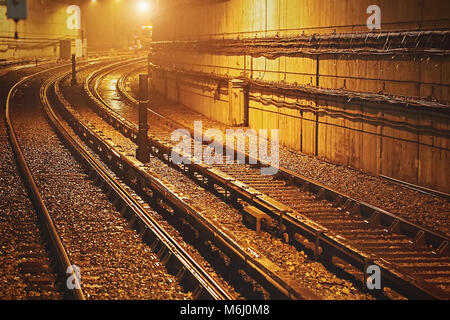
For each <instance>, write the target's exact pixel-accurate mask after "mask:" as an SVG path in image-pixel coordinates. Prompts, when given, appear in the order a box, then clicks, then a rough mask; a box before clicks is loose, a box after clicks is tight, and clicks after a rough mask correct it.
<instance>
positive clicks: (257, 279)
mask: <svg viewBox="0 0 450 320" xmlns="http://www.w3.org/2000/svg"><path fill="white" fill-rule="evenodd" d="M105 68H106V69H111V70H115V69H116V68H117V64H113V65H111V66H109V67H108V66H107V67H105ZM56 92H57V96H58V97H59V100H60V101H61V104H62V105H63V106H64V108H63V111H62V112H63V113H64V115H65V119H66V120H67V121H68V122H69V123H71V126H72V128H73V129H74V131H75V132H76V133H77V134H78V135H79V136H80V137H84V140H85V142H86V143H87V144H88V145H89V146H90V147H91V148H92V149H93V150H96V151H98V153H99V155H100V157H101V158H102V160H103V161H105V163H106V164H107V165H108V166H109V167H110V168H112V169H113V170H114V171H115V173H116V175H117V176H119V177H120V179H122V180H123V181H125V182H126V183H127V184H128V185H131V186H133V189H134V190H137V191H136V192H140V194H141V195H142V197H143V198H146V199H148V200H147V201H148V203H151V204H152V205H156V206H159V207H160V209H166V217H167V219H168V220H171V222H173V223H174V224H175V225H178V226H179V227H180V228H182V230H183V232H182V233H183V234H192V238H193V242H195V243H196V245H197V246H199V247H200V249H199V250H200V251H203V252H206V255H208V257H210V259H212V260H221V261H222V262H220V261H219V263H221V264H222V265H223V264H225V265H226V272H228V273H229V274H231V275H232V277H231V278H233V279H232V280H234V281H236V280H237V279H239V278H241V279H242V280H239V281H240V282H241V287H243V288H245V287H248V289H244V290H241V292H242V291H243V297H245V298H253V299H255V298H269V297H270V298H272V299H277V298H294V299H318V296H316V295H315V294H313V293H312V292H311V291H310V290H309V289H307V288H304V287H302V286H300V285H298V284H296V283H293V282H292V281H290V280H289V279H287V278H286V276H285V275H283V274H282V272H281V270H280V268H279V267H277V266H276V265H274V264H273V263H272V262H271V261H269V260H268V259H267V258H265V257H262V256H260V255H258V254H256V253H255V252H254V251H252V250H250V248H249V247H242V246H241V245H240V244H238V243H237V241H236V240H234V239H233V238H231V237H230V236H229V235H227V234H226V233H225V232H223V231H222V230H220V229H218V228H217V227H215V226H214V225H213V224H212V223H211V222H209V221H208V220H207V219H205V218H204V217H203V216H202V214H201V213H200V212H199V211H198V210H197V209H196V208H195V207H193V206H192V205H190V204H189V203H188V202H186V201H185V200H184V199H183V197H181V196H179V195H177V194H176V193H174V192H172V191H171V188H170V186H169V187H168V186H166V185H165V184H164V183H161V181H159V180H158V179H157V178H156V177H155V176H152V175H151V174H149V173H148V172H146V171H145V170H143V169H142V166H141V165H140V163H139V162H138V161H136V160H135V159H130V158H129V157H126V156H125V155H124V151H123V150H121V149H122V147H120V146H114V143H113V142H112V141H108V139H106V138H105V137H104V136H103V135H102V133H101V132H96V130H94V129H93V126H91V125H89V124H88V125H83V124H81V123H80V121H79V120H78V119H75V117H74V114H76V113H77V112H76V110H75V109H76V108H75V107H72V106H71V104H70V103H69V102H68V101H67V100H66V99H65V98H64V96H63V95H62V94H61V92H60V85H59V84H57V85H56ZM68 110H69V112H67V111H68ZM114 147H116V148H114ZM114 149H116V151H112V152H110V153H109V154H108V152H105V150H114ZM133 158H134V157H133ZM175 220H176V221H175ZM138 228H140V227H138ZM205 249H206V250H205ZM216 257H217V258H216ZM242 282H244V284H242ZM245 283H247V284H245ZM258 292H260V293H258Z"/></svg>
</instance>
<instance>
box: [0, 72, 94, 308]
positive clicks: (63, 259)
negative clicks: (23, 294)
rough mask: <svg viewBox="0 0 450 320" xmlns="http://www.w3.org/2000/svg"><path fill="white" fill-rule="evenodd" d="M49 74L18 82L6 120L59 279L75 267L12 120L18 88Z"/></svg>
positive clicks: (80, 295)
mask: <svg viewBox="0 0 450 320" xmlns="http://www.w3.org/2000/svg"><path fill="white" fill-rule="evenodd" d="M59 68H61V67H55V68H51V69H50V70H57V69H59ZM45 72H48V70H44V71H40V72H37V73H35V74H33V75H30V76H26V77H24V78H23V79H22V80H20V81H19V82H17V83H16V84H15V85H14V86H13V87H12V88H11V90H10V91H9V93H8V97H7V100H6V113H5V120H6V124H7V129H8V133H9V138H10V142H11V145H12V148H13V150H14V153H15V156H16V161H17V165H18V167H19V171H20V173H21V175H22V178H23V180H24V182H25V184H26V186H27V189H28V191H29V194H30V198H31V201H32V203H33V205H34V207H35V210H36V212H37V214H38V221H39V222H40V223H39V227H40V230H41V232H42V233H43V234H44V235H45V238H46V239H47V243H48V247H49V248H48V250H49V251H50V252H51V253H52V254H53V259H54V261H55V264H56V269H57V274H58V275H59V277H61V276H62V275H66V270H70V268H71V266H72V265H73V264H72V263H71V261H70V260H69V257H68V254H67V251H66V249H65V248H64V245H63V244H62V241H61V238H60V236H59V234H58V232H57V230H56V227H55V224H54V223H53V220H52V218H51V216H50V214H49V212H48V210H47V207H46V205H45V203H44V200H43V199H42V197H41V194H40V192H39V189H38V187H37V185H36V182H35V180H34V178H33V175H32V173H31V170H30V168H29V166H28V164H27V162H26V160H25V156H24V154H23V151H22V148H21V146H20V144H19V141H18V139H17V134H16V130H15V129H14V126H13V123H12V120H11V113H12V112H13V111H12V103H11V100H12V97H13V96H14V94H15V93H16V92H17V90H18V88H19V87H20V86H21V85H23V84H24V83H25V82H26V81H28V80H30V79H32V78H33V77H36V76H37V75H40V74H42V73H45ZM71 275H74V270H73V269H72V271H71ZM74 285H75V288H74V290H73V291H72V293H73V297H74V298H75V299H80V300H84V299H85V297H84V294H83V292H82V291H81V290H80V289H79V288H78V287H79V282H78V278H77V277H74Z"/></svg>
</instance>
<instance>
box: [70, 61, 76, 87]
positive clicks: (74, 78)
mask: <svg viewBox="0 0 450 320" xmlns="http://www.w3.org/2000/svg"><path fill="white" fill-rule="evenodd" d="M75 67H76V65H75V55H74V54H73V55H72V81H71V82H70V84H71V85H72V86H76V85H77V71H76V69H75Z"/></svg>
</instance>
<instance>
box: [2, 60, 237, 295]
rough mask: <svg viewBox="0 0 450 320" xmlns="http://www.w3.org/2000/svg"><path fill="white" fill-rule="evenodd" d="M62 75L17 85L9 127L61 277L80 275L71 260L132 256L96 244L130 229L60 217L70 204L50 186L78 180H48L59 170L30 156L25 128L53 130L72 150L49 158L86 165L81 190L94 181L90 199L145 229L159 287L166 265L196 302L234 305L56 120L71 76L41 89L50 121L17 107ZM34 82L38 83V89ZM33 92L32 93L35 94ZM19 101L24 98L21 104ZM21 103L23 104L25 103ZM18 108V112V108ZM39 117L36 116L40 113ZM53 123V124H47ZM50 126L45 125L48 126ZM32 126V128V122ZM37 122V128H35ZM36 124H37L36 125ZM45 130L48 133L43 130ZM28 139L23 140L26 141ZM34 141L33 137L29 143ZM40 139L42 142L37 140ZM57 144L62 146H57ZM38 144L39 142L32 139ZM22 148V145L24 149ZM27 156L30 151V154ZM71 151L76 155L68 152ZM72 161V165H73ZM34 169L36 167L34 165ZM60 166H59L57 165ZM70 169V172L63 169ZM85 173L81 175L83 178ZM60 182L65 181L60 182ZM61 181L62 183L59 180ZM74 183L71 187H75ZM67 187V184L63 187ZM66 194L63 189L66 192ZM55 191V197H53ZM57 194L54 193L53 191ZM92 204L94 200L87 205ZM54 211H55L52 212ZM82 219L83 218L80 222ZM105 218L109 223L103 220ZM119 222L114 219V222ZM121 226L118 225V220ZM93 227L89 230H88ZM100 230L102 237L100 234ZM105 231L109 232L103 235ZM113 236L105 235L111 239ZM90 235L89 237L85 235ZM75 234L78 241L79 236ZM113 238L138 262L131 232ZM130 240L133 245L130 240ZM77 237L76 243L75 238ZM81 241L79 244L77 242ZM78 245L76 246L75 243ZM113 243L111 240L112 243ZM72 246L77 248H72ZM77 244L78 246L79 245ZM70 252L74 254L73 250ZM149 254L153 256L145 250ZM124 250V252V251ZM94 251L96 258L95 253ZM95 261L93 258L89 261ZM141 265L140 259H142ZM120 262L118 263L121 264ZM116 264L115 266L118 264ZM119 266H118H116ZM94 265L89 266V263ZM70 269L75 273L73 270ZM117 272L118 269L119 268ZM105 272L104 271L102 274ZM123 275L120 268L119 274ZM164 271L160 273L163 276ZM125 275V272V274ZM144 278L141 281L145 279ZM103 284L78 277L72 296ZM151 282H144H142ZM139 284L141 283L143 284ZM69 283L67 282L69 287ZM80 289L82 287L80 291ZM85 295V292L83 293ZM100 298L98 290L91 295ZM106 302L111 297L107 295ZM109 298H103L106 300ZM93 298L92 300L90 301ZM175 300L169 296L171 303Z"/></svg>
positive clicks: (10, 99)
mask: <svg viewBox="0 0 450 320" xmlns="http://www.w3.org/2000/svg"><path fill="white" fill-rule="evenodd" d="M58 68H59V69H61V68H62V67H61V66H59V67H57V68H53V69H49V70H45V71H42V72H39V73H37V74H35V75H32V76H29V77H25V78H23V79H22V80H21V81H19V82H18V83H16V84H15V85H14V86H13V88H12V89H11V90H10V93H9V95H8V100H7V108H6V121H7V126H8V129H9V132H10V138H11V143H12V145H13V148H14V151H15V153H16V155H17V163H18V166H19V168H20V170H21V172H22V173H23V175H24V180H25V181H26V185H27V186H28V187H29V189H30V195H31V198H32V201H33V204H34V205H35V207H36V210H37V211H38V213H39V217H40V219H41V221H42V226H43V228H44V231H45V233H46V235H47V239H48V240H49V241H50V243H51V247H52V250H51V251H52V252H53V253H54V255H55V257H56V259H55V260H56V261H57V263H58V267H59V268H58V274H59V275H60V276H61V277H62V278H67V276H70V275H71V274H68V275H67V274H66V271H67V270H71V272H72V274H73V272H74V270H73V269H71V267H70V266H72V265H73V262H74V261H73V260H72V259H70V258H69V257H70V256H74V257H75V259H74V260H76V261H75V262H77V261H78V262H83V261H80V259H81V258H82V257H83V256H84V258H86V256H88V259H89V257H90V259H91V260H92V259H99V258H98V257H99V255H100V256H102V257H101V258H100V260H102V259H108V258H111V259H112V260H114V259H115V258H114V257H115V256H117V254H120V250H126V248H125V247H126V246H123V245H122V247H120V245H118V246H119V248H117V249H115V248H114V241H113V242H110V246H112V247H110V248H106V247H104V246H103V245H96V244H95V243H96V241H99V242H102V241H103V240H104V239H103V238H102V236H101V233H102V232H105V231H104V230H107V229H109V228H110V227H113V228H117V229H118V230H123V229H124V226H123V223H122V225H120V223H118V226H117V227H115V226H111V221H100V220H101V219H102V217H96V218H94V220H93V221H92V222H93V223H92V224H90V222H91V221H89V220H88V221H77V219H75V220H72V219H73V217H68V216H66V215H65V214H64V213H60V212H58V210H57V209H58V206H59V205H60V204H61V203H63V202H64V200H65V199H64V198H63V197H61V198H58V195H57V194H55V193H54V194H53V195H51V193H52V192H51V190H50V189H51V186H49V184H55V186H57V187H58V186H61V185H62V184H61V181H60V180H61V177H65V178H66V179H67V180H69V182H70V180H71V179H72V178H73V177H72V176H71V175H72V173H70V172H60V173H53V172H52V173H50V174H46V172H45V171H46V170H47V171H48V170H53V169H57V168H48V166H49V165H51V164H52V163H51V161H49V162H50V163H39V162H40V161H41V160H39V159H38V160H36V159H33V154H32V152H30V146H29V145H26V146H23V145H22V144H23V142H24V141H27V137H26V132H25V131H26V130H24V124H25V125H27V126H28V125H29V126H30V128H31V127H33V126H39V125H40V126H42V127H44V126H48V127H49V128H45V130H46V132H47V135H55V138H56V137H57V139H58V138H59V139H60V140H61V141H63V143H64V144H65V146H66V147H63V146H61V145H56V146H55V150H56V149H58V150H57V152H55V151H53V150H42V151H43V153H50V154H51V153H52V152H55V154H54V155H53V156H54V157H55V158H58V160H60V158H59V155H58V154H57V153H58V152H60V153H62V154H63V156H65V157H66V158H65V159H66V160H67V162H68V163H69V164H73V163H74V159H77V161H78V162H79V163H81V164H82V167H77V166H76V165H75V166H74V167H75V169H74V170H75V171H77V172H76V173H75V175H76V177H75V178H74V179H75V183H77V184H80V185H81V186H82V185H83V184H86V180H88V181H89V178H90V179H93V180H94V181H95V183H96V186H97V187H96V186H94V187H96V188H92V183H88V184H90V187H89V186H85V188H86V189H85V190H86V191H87V190H90V191H91V192H92V190H93V189H94V190H95V191H96V193H93V194H90V195H89V196H88V197H87V198H88V199H92V198H98V199H101V200H98V201H100V202H101V201H103V202H104V201H108V199H109V201H111V204H110V205H109V208H112V209H104V210H106V211H108V210H112V211H110V212H108V213H111V214H113V213H114V209H113V208H114V207H113V206H115V207H116V208H117V210H118V212H120V213H121V214H122V215H124V216H125V217H129V218H130V219H132V220H134V221H138V222H139V223H140V225H141V227H142V229H141V231H140V236H141V237H142V238H143V239H144V240H145V241H146V242H148V243H149V244H150V248H152V249H153V251H154V252H155V253H154V254H153V256H150V258H153V259H154V258H156V259H159V260H160V263H159V265H158V263H155V262H154V261H148V267H146V268H147V269H148V268H149V270H152V268H153V269H156V270H155V271H154V272H157V273H155V275H152V274H151V272H150V274H149V276H150V277H155V278H156V280H155V281H157V280H158V277H160V276H161V275H162V277H163V279H164V277H165V276H164V273H163V272H162V271H160V270H161V267H160V266H161V264H163V265H165V266H166V269H167V271H169V272H170V273H171V274H173V275H174V276H175V279H176V280H177V282H179V283H180V284H182V286H183V287H184V289H185V291H189V292H191V294H190V295H189V297H191V298H194V299H231V298H232V296H231V295H230V294H229V293H228V292H227V291H226V290H225V289H223V288H222V287H221V286H220V284H218V283H217V282H216V281H214V280H213V279H211V277H210V276H209V275H208V273H207V272H206V271H205V270H204V269H203V268H202V267H201V266H200V265H198V264H197V263H196V262H195V260H194V259H193V258H192V257H190V256H189V255H188V254H187V253H186V252H185V251H184V250H183V249H182V248H180V246H179V245H178V244H177V243H176V241H174V240H173V239H172V238H171V237H170V235H168V234H167V233H166V232H165V231H164V230H162V228H161V227H160V226H159V225H158V224H157V223H156V221H154V220H152V219H151V218H149V217H148V215H147V214H146V211H145V209H144V208H143V206H142V205H141V204H140V203H138V202H137V201H136V200H135V199H134V198H133V197H132V196H131V195H130V194H129V192H128V191H126V190H124V189H123V188H122V187H121V185H120V183H119V182H118V181H117V180H116V179H115V178H114V177H113V176H111V175H110V174H109V172H108V171H107V170H105V169H104V168H103V167H102V165H101V164H100V163H99V162H98V161H97V160H96V159H95V158H94V157H92V156H91V155H90V153H89V152H88V151H87V149H86V147H85V146H84V145H82V144H81V143H80V142H78V141H77V140H76V139H74V137H73V136H72V135H71V134H70V130H68V127H67V125H65V124H64V122H62V121H61V119H60V118H59V117H58V116H57V115H56V113H55V112H54V110H53V109H52V107H53V104H52V102H51V100H52V99H51V96H52V93H51V88H53V85H54V83H55V82H56V81H57V80H58V79H59V78H61V77H63V76H64V75H67V74H68V73H67V72H64V75H56V76H52V77H50V78H49V79H48V80H46V81H45V82H44V84H43V85H42V86H40V99H41V102H42V104H43V106H44V110H45V117H44V115H43V114H41V119H39V120H41V121H36V119H37V118H36V117H30V119H27V116H30V113H29V112H30V111H28V109H29V108H30V107H26V106H25V107H24V104H23V101H22V102H21V103H17V102H16V104H17V105H14V103H13V101H14V95H15V94H16V93H17V92H18V91H19V90H22V92H21V94H20V97H23V96H24V91H25V90H29V91H30V90H32V89H33V90H37V88H39V87H38V83H39V80H38V79H37V78H36V77H37V76H41V75H43V74H45V73H47V72H49V71H56V70H57V69H58ZM33 81H34V83H33ZM26 82H30V83H29V84H27V85H26V86H24V84H25V83H26ZM30 92H31V91H30ZM20 97H19V98H20ZM19 98H18V99H19ZM13 106H14V107H13ZM17 109H20V111H21V120H20V121H21V122H22V123H19V125H18V127H19V129H17V128H16V125H15V122H19V121H18V118H17V116H16V117H15V120H13V119H12V118H13V116H12V115H13V114H14V112H18V111H17ZM33 112H36V110H34V111H33ZM45 118H46V119H47V121H48V123H47V122H46V121H45V120H44V119H45ZM42 120H44V121H42ZM27 121H28V122H27ZM33 121H34V122H33ZM30 122H33V123H30ZM39 130H42V128H40V129H39ZM21 136H22V138H21ZM28 138H29V137H28ZM36 138H37V139H39V137H36ZM57 139H56V140H57ZM28 140H33V139H28ZM21 142H22V143H21ZM24 150H25V151H24ZM68 150H70V152H69V151H68ZM70 157H72V159H69V158H70ZM30 163H31V164H30ZM53 164H54V163H53ZM63 167H64V166H63ZM80 170H81V172H80ZM58 176H59V177H58ZM78 176H80V178H81V179H77V177H78ZM58 179H59V180H58ZM69 182H68V183H69ZM63 184H64V182H63ZM62 189H63V188H62ZM49 190H50V191H49ZM53 191H54V190H53ZM56 191H60V192H61V193H64V192H65V190H61V189H56ZM71 195H72V196H74V197H76V196H77V195H76V191H73V193H72V194H71ZM85 201H89V203H90V200H85ZM102 207H103V208H108V206H107V205H104V206H102ZM48 208H50V209H48ZM94 213H95V210H94V211H93V212H92V214H94ZM80 217H81V216H80ZM80 217H79V218H80ZM103 218H104V217H103ZM64 219H67V220H68V221H62V220H64ZM113 220H114V219H113ZM55 221H56V222H55ZM114 221H115V222H116V223H117V221H116V220H114ZM71 222H72V223H74V224H78V223H80V227H79V228H80V229H79V230H76V229H77V228H76V227H73V229H75V231H74V230H71V229H72V227H71V226H70V225H66V224H65V223H69V224H70V223H71ZM85 223H87V224H85ZM96 228H97V231H96ZM103 228H104V230H102V229H103ZM80 230H81V231H80ZM77 231H78V233H79V234H83V235H82V236H81V237H80V235H79V234H78V235H77V234H76V233H77ZM91 232H93V234H96V237H92V236H90V235H89V234H90V233H91ZM110 232H111V230H109V231H107V232H105V234H106V233H110ZM84 233H87V235H86V234H84ZM73 234H75V235H73ZM112 236H113V237H117V238H116V239H117V240H120V238H121V237H123V240H124V241H130V244H129V246H128V250H130V249H131V250H130V252H127V259H130V260H132V259H133V257H134V254H135V253H134V252H133V251H134V249H132V246H133V243H134V244H136V242H133V241H132V240H135V239H130V235H129V234H128V235H127V234H125V232H119V231H116V232H115V233H113V234H112ZM127 236H128V240H126V239H127ZM71 237H72V238H71ZM77 237H78V238H77ZM74 239H75V240H74ZM81 239H84V240H88V239H92V240H91V242H93V243H94V245H93V247H90V246H91V245H92V243H89V241H86V243H83V246H86V247H88V248H90V249H91V250H89V251H88V250H87V249H83V248H81V249H80V248H74V246H73V245H74V244H75V245H76V242H77V241H76V240H78V243H80V240H81ZM109 240H111V239H109ZM71 241H72V242H71ZM73 242H75V243H73ZM67 246H68V247H69V249H67ZM142 249H143V250H147V249H144V248H142ZM77 250H81V251H85V252H84V254H82V255H81V257H80V256H78V255H77ZM118 250H119V251H118ZM91 251H92V252H91ZM136 251H139V249H136ZM89 255H90V256H89ZM128 255H129V256H128ZM142 256H146V257H148V254H145V253H144V254H142ZM137 259H139V258H137ZM119 261H120V260H119ZM119 261H117V262H119ZM117 262H114V263H117ZM114 263H113V264H114ZM141 263H142V261H134V264H133V263H132V265H131V266H134V265H139V264H141ZM87 265H89V263H87ZM67 268H69V269H67ZM86 268H88V267H87V266H84V268H83V267H82V268H81V271H82V272H83V271H84V270H85V269H86ZM93 268H94V269H95V270H97V269H100V274H101V271H108V268H107V267H104V268H103V267H102V266H101V265H96V263H95V262H94V263H93ZM116 268H117V267H116ZM122 268H124V272H123V273H124V274H126V273H130V275H131V273H135V271H131V269H130V270H129V271H127V270H126V266H125V265H124V266H123V267H122ZM102 269H103V270H102ZM119 269H120V268H119ZM158 269H159V270H158ZM119 273H120V272H119ZM139 276H140V277H141V278H144V277H142V276H141V275H139ZM97 278H99V276H96V275H95V274H94V275H93V276H85V279H88V280H86V281H82V283H81V286H80V283H77V281H78V280H77V277H74V279H75V280H74V281H75V289H74V290H68V291H69V292H71V293H72V294H73V297H74V298H76V299H85V298H86V295H85V293H86V292H85V290H87V289H86V288H97V287H102V285H99V284H97V282H98V281H96V279H97ZM167 279H168V281H169V280H170V282H168V283H171V282H173V280H171V279H169V278H167ZM143 280H145V279H142V281H143ZM138 281H139V279H138ZM64 283H65V281H64ZM77 284H78V285H77ZM83 289H84V290H83ZM160 290H161V291H162V292H163V291H164V290H165V289H164V287H162V288H160ZM88 291H91V293H92V292H94V291H95V289H94V290H88ZM105 296H109V295H108V294H106V295H105ZM105 296H103V297H105ZM181 296H182V294H181V293H180V294H178V298H180V297H181ZM87 297H89V295H88V296H87ZM168 297H169V296H165V298H166V299H167V298H168Z"/></svg>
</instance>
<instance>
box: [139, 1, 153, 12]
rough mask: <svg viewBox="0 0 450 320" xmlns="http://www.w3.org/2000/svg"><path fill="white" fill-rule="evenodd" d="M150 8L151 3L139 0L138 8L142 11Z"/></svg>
mask: <svg viewBox="0 0 450 320" xmlns="http://www.w3.org/2000/svg"><path fill="white" fill-rule="evenodd" d="M149 8H150V5H149V3H148V2H147V1H139V3H138V9H139V10H140V11H148V9H149Z"/></svg>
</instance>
